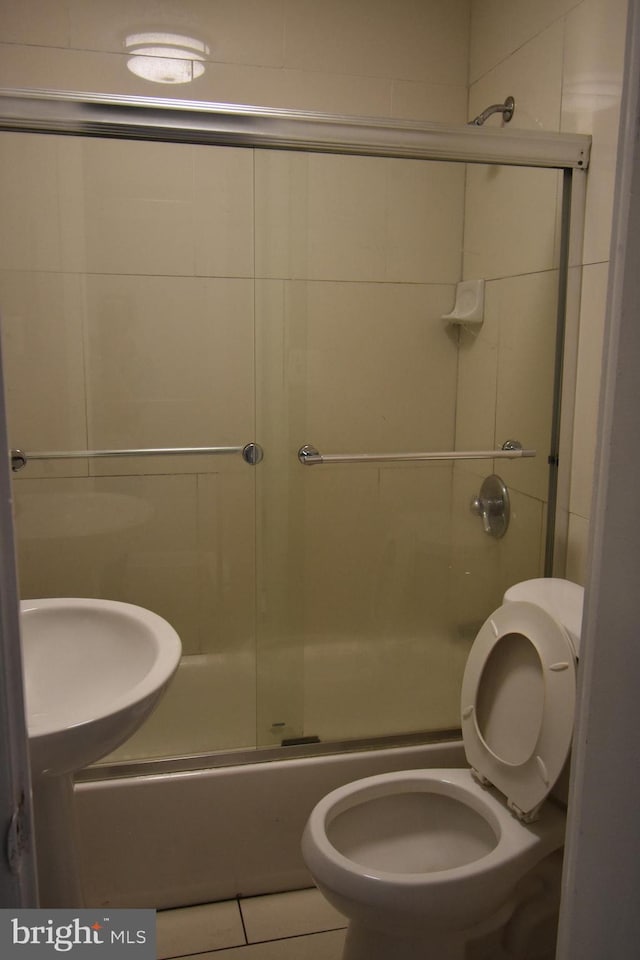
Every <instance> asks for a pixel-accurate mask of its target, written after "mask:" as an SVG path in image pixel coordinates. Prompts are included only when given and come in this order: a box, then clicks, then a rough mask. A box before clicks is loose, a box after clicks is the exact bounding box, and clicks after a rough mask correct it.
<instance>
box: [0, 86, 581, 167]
mask: <svg viewBox="0 0 640 960" xmlns="http://www.w3.org/2000/svg"><path fill="white" fill-rule="evenodd" d="M0 130H5V131H13V132H20V131H22V132H25V133H26V132H30V133H50V134H66V135H72V136H89V137H115V138H119V139H133V140H162V141H169V142H176V143H201V144H217V145H219V146H222V145H224V146H236V147H237V146H241V147H263V148H271V149H279V150H305V151H312V152H317V153H340V154H352V155H357V156H380V157H396V158H400V159H415V160H448V161H459V162H464V163H503V164H509V165H512V166H514V165H515V166H528V167H550V168H554V169H578V170H586V169H587V167H588V165H589V153H590V149H591V137H589V136H586V135H583V134H566V133H552V132H551V133H549V132H543V131H538V130H510V129H509V130H507V129H506V128H499V127H495V128H486V127H473V126H469V125H468V124H459V125H445V124H439V123H414V122H410V121H404V120H403V121H398V120H391V119H387V118H384V119H375V118H366V117H348V116H342V115H332V114H323V113H311V112H307V111H295V110H275V109H272V108H268V107H251V106H245V105H237V104H228V103H204V102H200V101H193V100H169V99H160V98H155V97H124V96H105V95H103V94H95V93H77V92H67V91H47V90H17V89H15V90H14V89H0Z"/></svg>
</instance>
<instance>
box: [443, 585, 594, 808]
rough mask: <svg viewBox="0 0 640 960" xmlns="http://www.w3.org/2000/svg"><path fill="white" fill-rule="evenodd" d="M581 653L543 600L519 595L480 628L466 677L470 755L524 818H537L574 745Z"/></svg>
mask: <svg viewBox="0 0 640 960" xmlns="http://www.w3.org/2000/svg"><path fill="white" fill-rule="evenodd" d="M575 699H576V667H575V655H574V652H573V647H572V644H571V640H570V638H569V635H568V633H567V631H566V630H565V629H564V627H562V626H561V625H560V624H559V623H558V622H557V621H556V620H555V619H554V618H553V617H551V616H550V615H549V614H548V613H547V612H546V611H544V610H543V609H541V608H540V607H538V606H536V605H534V604H532V603H528V602H526V601H512V602H510V603H507V604H505V605H504V606H502V607H500V608H499V609H498V610H496V611H495V612H494V613H493V614H492V615H491V617H489V619H488V620H487V621H486V623H485V624H484V625H483V626H482V628H481V629H480V632H479V633H478V636H477V637H476V640H475V642H474V644H473V646H472V648H471V651H470V653H469V658H468V660H467V665H466V668H465V672H464V677H463V681H462V696H461V713H462V737H463V741H464V747H465V753H466V755H467V760H468V762H469V764H470V766H471V767H472V769H473V770H474V771H475V772H476V774H477V775H478V778H479V779H480V780H482V781H488V782H489V783H491V784H493V786H495V787H496V788H497V789H498V790H499V791H500V792H501V793H503V794H504V795H505V796H506V798H507V803H508V805H509V807H510V808H511V809H512V810H513V811H514V813H516V815H517V816H518V817H519V818H520V819H522V820H524V821H527V822H528V821H530V820H533V819H535V817H536V814H537V810H538V808H539V806H540V804H541V803H542V802H543V801H544V800H545V799H546V797H547V795H548V794H549V792H550V791H551V789H552V788H553V786H554V784H555V782H556V780H557V779H558V777H559V776H560V773H561V772H562V769H563V767H564V765H565V762H566V760H567V757H568V755H569V750H570V747H571V738H572V734H573V721H574V710H575Z"/></svg>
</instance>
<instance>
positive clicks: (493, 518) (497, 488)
mask: <svg viewBox="0 0 640 960" xmlns="http://www.w3.org/2000/svg"><path fill="white" fill-rule="evenodd" d="M469 508H470V510H471V513H473V514H474V516H476V517H480V519H481V520H482V527H483V529H484V532H485V533H486V534H487V535H488V536H489V537H495V538H496V539H500V537H504V535H505V533H506V532H507V528H508V526H509V517H510V507H509V492H508V490H507V488H506V485H505V483H504V481H503V480H502V479H501V478H500V477H499V476H497V474H495V473H494V474H492V475H491V476H490V477H487V478H486V480H484V481H483V483H482V487H481V488H480V493H479V495H478V496H477V497H473V498H472V500H471V503H470V504H469Z"/></svg>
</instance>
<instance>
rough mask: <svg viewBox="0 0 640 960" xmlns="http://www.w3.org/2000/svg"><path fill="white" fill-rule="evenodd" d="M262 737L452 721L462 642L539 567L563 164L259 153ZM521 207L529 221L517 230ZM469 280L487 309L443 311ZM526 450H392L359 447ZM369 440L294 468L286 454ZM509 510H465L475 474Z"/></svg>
mask: <svg viewBox="0 0 640 960" xmlns="http://www.w3.org/2000/svg"><path fill="white" fill-rule="evenodd" d="M255 162H256V275H257V279H256V337H257V358H258V359H257V396H258V407H257V416H258V437H259V439H260V442H261V443H263V445H264V447H265V449H266V450H267V451H269V456H267V457H265V461H264V463H263V464H261V466H260V469H259V471H258V473H257V482H258V489H257V492H258V528H257V529H258V543H257V548H258V552H257V560H258V563H257V570H258V583H257V587H258V620H257V623H258V634H257V653H258V659H257V670H258V714H257V717H258V743H259V744H263V745H266V744H275V743H280V742H281V741H284V742H285V743H297V742H306V741H312V742H313V741H315V740H320V741H344V740H355V741H357V740H359V739H371V738H373V739H375V738H379V737H384V736H389V735H402V734H410V733H415V732H418V731H422V732H426V733H428V734H432V735H437V734H438V733H439V732H442V731H445V730H448V729H452V728H457V727H458V726H459V694H460V683H461V677H462V671H463V669H464V664H465V661H466V657H467V654H468V650H469V646H470V643H471V641H472V640H473V638H474V636H475V633H476V632H477V630H478V628H479V626H480V625H481V624H482V622H483V620H484V619H485V618H486V616H488V615H489V613H490V612H491V611H492V610H493V609H494V608H495V607H496V606H497V605H499V603H500V599H501V596H502V593H503V592H504V590H505V589H506V587H507V586H509V585H510V584H511V583H514V582H516V581H518V580H522V579H527V578H529V577H535V576H541V575H542V573H543V569H544V567H543V564H544V548H545V534H546V511H547V501H548V495H549V465H548V456H549V453H550V451H551V445H552V425H553V393H554V377H555V371H556V323H557V304H558V284H559V271H558V262H559V250H560V239H561V238H560V233H559V230H560V224H559V217H558V211H559V209H560V203H561V180H560V178H559V176H558V174H557V172H556V171H553V170H532V169H524V168H515V167H514V168H508V167H489V166H482V165H478V166H468V167H467V166H465V165H462V164H456V163H441V162H432V161H431V162H424V161H422V162H421V161H409V160H399V159H387V158H359V157H336V156H330V155H317V154H304V153H286V154H285V153H276V152H266V151H262V152H259V153H257V154H256V161H255ZM523 224H526V225H527V226H526V229H523ZM461 279H481V280H483V281H484V292H485V305H484V319H483V321H482V322H481V323H479V324H477V325H471V324H454V323H451V322H448V321H446V320H445V319H443V317H444V315H445V314H448V313H449V312H450V311H451V309H452V307H453V304H454V301H455V296H456V283H457V281H459V280H461ZM507 440H518V441H520V442H521V443H522V444H523V446H524V447H527V448H534V449H536V451H537V456H536V457H535V458H530V459H522V460H517V461H507V460H498V459H496V460H495V461H494V460H492V459H486V460H477V461H456V460H454V459H444V460H438V461H434V462H386V461H384V460H380V461H378V460H376V458H375V456H373V455H374V454H376V453H377V454H389V453H405V452H410V451H414V452H415V451H432V452H447V451H451V452H453V451H477V450H489V451H490V450H496V449H500V448H501V447H502V445H503V443H505V442H506V441H507ZM305 445H311V446H312V447H314V448H316V449H317V450H318V451H320V453H321V454H326V455H329V460H330V461H331V456H335V455H337V454H344V455H349V454H356V455H366V456H365V458H364V460H363V461H362V462H348V461H347V462H326V463H313V462H309V461H305V463H304V464H303V463H301V462H300V460H299V457H298V452H299V450H300V449H301V448H302V447H304V446H305ZM494 472H495V473H497V474H499V475H500V476H501V477H502V479H503V480H504V481H505V483H506V484H507V486H508V489H509V499H510V506H511V522H510V527H509V529H508V531H507V534H506V535H505V536H504V537H503V538H502V539H495V538H493V537H490V536H487V535H486V533H485V532H484V531H483V525H482V521H481V520H480V519H479V518H478V517H477V516H474V515H473V514H472V512H471V510H470V503H471V501H472V499H474V498H476V497H477V496H478V495H479V492H480V488H481V485H482V482H483V480H484V478H485V477H487V476H488V475H491V474H493V473H494Z"/></svg>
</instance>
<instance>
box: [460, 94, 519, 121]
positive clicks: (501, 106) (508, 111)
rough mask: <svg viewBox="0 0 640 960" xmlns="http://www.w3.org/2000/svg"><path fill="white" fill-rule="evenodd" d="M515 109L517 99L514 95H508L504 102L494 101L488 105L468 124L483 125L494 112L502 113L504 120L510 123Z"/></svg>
mask: <svg viewBox="0 0 640 960" xmlns="http://www.w3.org/2000/svg"><path fill="white" fill-rule="evenodd" d="M515 109H516V102H515V100H514V99H513V97H507V99H506V100H505V102H504V103H492V104H491V106H490V107H487V108H486V110H483V111H482V113H479V114H478V116H477V117H476V118H475V119H474V120H470V121H469V123H468V126H471V127H481V126H482V124H483V123H484V122H485V120H488V119H489V117H492V116H493V114H494V113H501V114H502V119H503V120H504V122H505V123H509V120H511V118H512V116H513V114H514V111H515Z"/></svg>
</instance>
